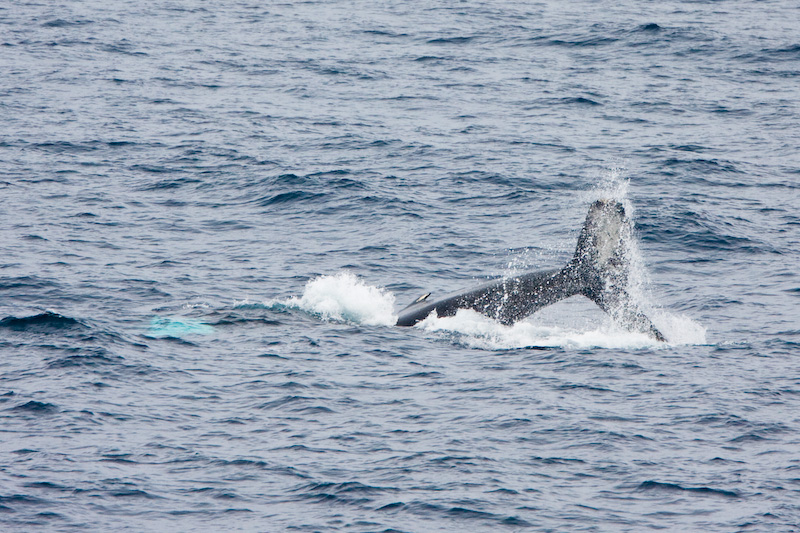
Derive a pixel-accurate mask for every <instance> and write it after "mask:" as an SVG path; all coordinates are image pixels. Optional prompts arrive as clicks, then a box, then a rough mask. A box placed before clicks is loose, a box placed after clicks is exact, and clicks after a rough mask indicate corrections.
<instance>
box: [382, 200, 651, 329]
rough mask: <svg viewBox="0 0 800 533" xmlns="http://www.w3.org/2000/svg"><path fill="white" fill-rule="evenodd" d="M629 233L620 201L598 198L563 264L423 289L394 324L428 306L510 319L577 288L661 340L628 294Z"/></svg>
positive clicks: (440, 311)
mask: <svg viewBox="0 0 800 533" xmlns="http://www.w3.org/2000/svg"><path fill="white" fill-rule="evenodd" d="M632 233H633V231H632V228H631V223H630V220H629V219H628V218H627V216H626V214H625V208H624V207H623V205H622V204H621V203H620V202H618V201H616V200H597V201H595V202H594V203H593V204H592V205H591V206H590V207H589V214H588V215H587V216H586V222H585V223H584V225H583V228H582V229H581V233H580V236H579V237H578V246H577V249H576V251H575V255H574V256H573V257H572V260H570V262H569V263H568V264H567V266H566V267H564V268H562V269H556V270H549V271H544V272H529V273H527V274H522V275H519V276H513V277H506V278H500V279H494V280H491V281H489V282H487V283H484V284H483V285H480V286H478V287H474V288H472V289H468V290H463V291H457V292H454V293H450V294H446V295H444V296H442V297H440V298H430V293H427V294H425V295H424V296H422V297H420V298H418V299H417V300H416V301H415V302H414V303H412V304H411V305H409V306H408V307H406V308H405V309H403V310H402V311H400V314H399V315H398V319H397V325H398V326H413V325H414V324H416V323H417V322H419V321H420V320H424V319H425V318H426V317H427V316H428V315H429V314H431V313H433V312H435V313H436V315H437V316H439V317H443V316H453V315H455V314H456V312H457V311H458V310H459V309H474V310H475V311H478V312H479V313H483V314H484V315H487V316H489V317H492V318H494V319H496V320H498V321H500V322H501V323H502V324H505V325H510V324H513V323H514V322H517V321H518V320H522V319H523V318H525V317H527V316H528V315H530V314H531V313H534V312H536V311H537V310H539V309H541V308H542V307H545V306H547V305H551V304H554V303H556V302H558V301H560V300H563V299H565V298H569V297H570V296H576V295H579V294H580V295H583V296H585V297H587V298H589V299H590V300H592V301H593V302H595V303H596V304H597V305H599V306H600V308H601V309H603V310H604V311H605V312H607V313H608V314H609V315H611V317H612V318H613V319H614V320H615V321H617V322H618V323H619V324H620V325H622V326H623V327H625V328H627V329H629V330H632V331H640V332H642V333H645V334H647V335H650V336H651V337H653V338H654V339H656V340H659V341H664V340H665V339H664V336H663V335H662V334H661V333H660V332H659V331H658V329H656V327H655V326H654V325H653V323H652V322H650V320H649V319H648V318H647V317H646V316H645V315H644V313H642V311H641V310H640V309H639V306H638V305H637V304H636V300H635V298H633V296H632V295H631V291H630V283H629V279H630V268H631V267H630V265H631V256H632V254H631V243H632Z"/></svg>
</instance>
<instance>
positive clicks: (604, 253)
mask: <svg viewBox="0 0 800 533" xmlns="http://www.w3.org/2000/svg"><path fill="white" fill-rule="evenodd" d="M632 239H633V228H632V224H631V221H630V219H629V218H628V217H627V216H626V214H625V207H624V206H623V205H622V204H621V203H620V202H618V201H616V200H596V201H595V202H594V203H592V205H591V206H590V207H589V213H588V215H587V216H586V221H585V222H584V224H583V228H581V233H580V236H579V237H578V245H577V247H576V250H575V255H574V256H573V258H572V260H571V261H570V263H569V264H568V265H567V267H566V269H565V270H568V271H569V272H571V273H572V276H574V277H575V278H576V281H577V283H578V284H579V286H580V290H579V293H580V294H582V295H583V296H585V297H587V298H589V299H590V300H592V301H593V302H595V303H596V304H597V305H598V306H599V307H600V308H601V309H602V310H603V311H605V312H606V313H608V314H609V315H610V316H611V317H612V318H613V319H614V320H615V321H616V322H618V323H619V324H620V325H622V326H624V327H625V328H627V329H629V330H632V331H640V332H642V333H645V334H647V335H650V336H651V337H653V338H655V339H656V340H659V341H666V339H665V338H664V336H663V335H662V334H661V332H660V331H658V329H657V328H656V327H655V326H654V325H653V323H652V322H651V321H650V319H648V318H647V316H646V315H645V314H644V313H643V312H642V311H641V309H640V308H639V306H638V305H637V303H636V300H635V298H634V297H633V296H632V295H631V291H630V285H631V284H630V269H631V255H632V250H631V243H632V242H633V240H632Z"/></svg>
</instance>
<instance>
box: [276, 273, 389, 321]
mask: <svg viewBox="0 0 800 533" xmlns="http://www.w3.org/2000/svg"><path fill="white" fill-rule="evenodd" d="M276 304H277V305H284V306H286V307H290V308H296V309H300V310H302V311H305V312H306V313H310V314H313V315H316V316H319V317H321V318H322V319H323V320H335V321H344V322H352V323H356V324H364V325H367V326H393V325H394V324H395V323H396V322H397V315H395V312H394V295H393V294H392V293H390V292H387V291H385V290H384V289H381V288H378V287H373V286H371V285H367V284H366V283H364V282H363V281H362V280H360V279H359V278H358V277H356V276H355V275H354V274H351V273H350V272H339V273H337V274H334V275H332V276H320V277H318V278H314V279H312V280H311V281H309V282H308V283H306V286H305V289H304V291H303V295H302V296H301V297H300V298H297V297H291V298H289V299H288V300H285V301H282V302H279V301H274V302H271V303H270V304H268V305H276Z"/></svg>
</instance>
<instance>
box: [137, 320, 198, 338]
mask: <svg viewBox="0 0 800 533" xmlns="http://www.w3.org/2000/svg"><path fill="white" fill-rule="evenodd" d="M212 333H214V328H213V327H211V326H209V325H208V324H203V323H202V322H199V321H197V320H191V319H175V318H164V317H154V318H153V319H152V320H151V321H150V329H148V330H147V335H148V336H150V337H183V336H186V335H211V334H212Z"/></svg>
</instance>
